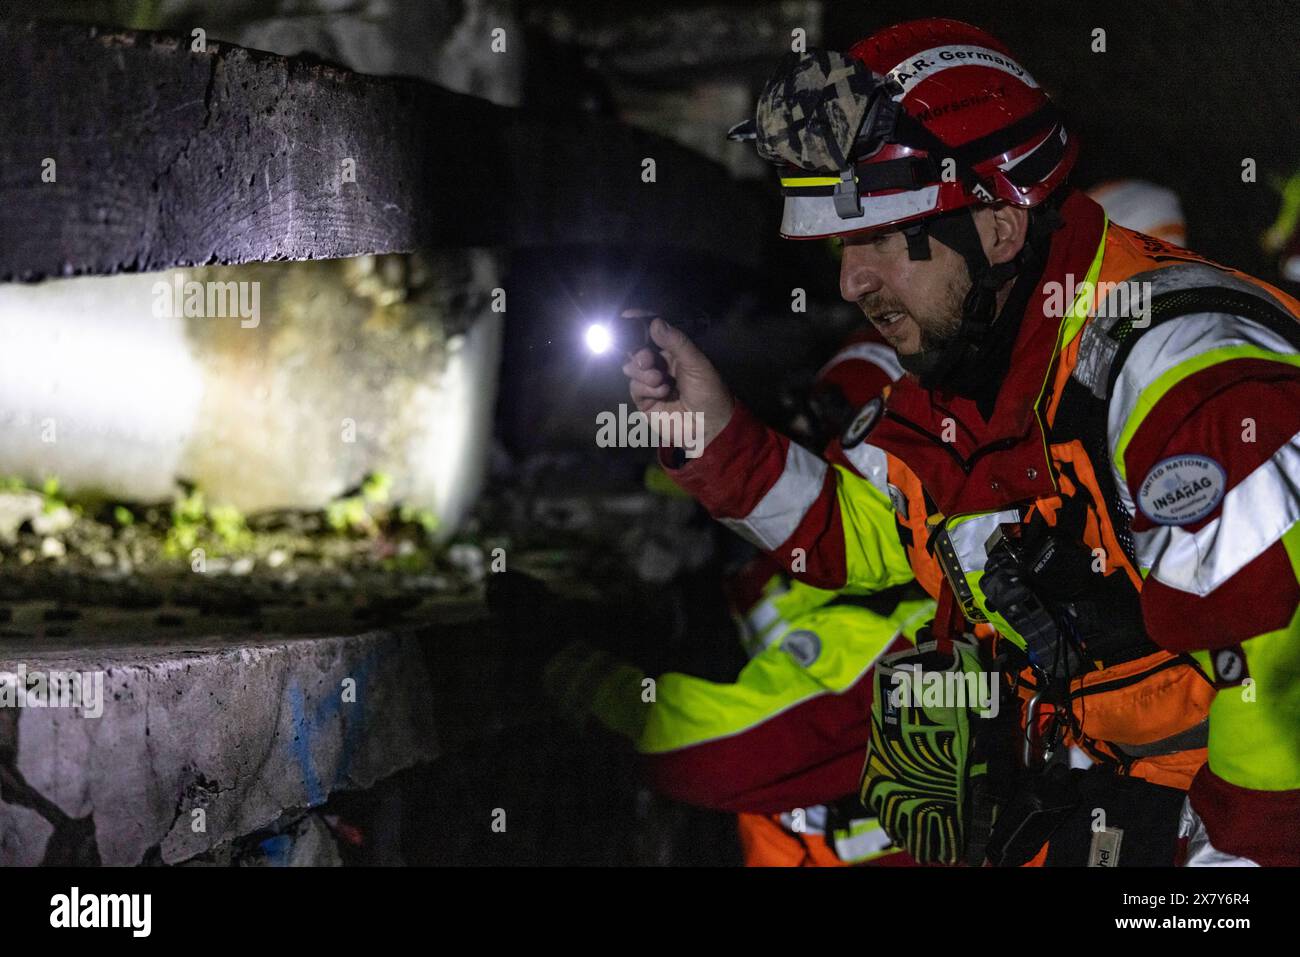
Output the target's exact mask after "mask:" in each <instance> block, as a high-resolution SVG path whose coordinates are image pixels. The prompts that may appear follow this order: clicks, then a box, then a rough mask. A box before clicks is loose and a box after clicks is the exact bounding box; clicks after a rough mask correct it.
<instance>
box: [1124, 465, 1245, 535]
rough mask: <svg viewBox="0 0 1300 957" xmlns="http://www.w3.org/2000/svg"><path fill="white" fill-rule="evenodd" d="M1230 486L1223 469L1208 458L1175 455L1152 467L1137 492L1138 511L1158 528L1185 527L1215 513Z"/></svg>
mask: <svg viewBox="0 0 1300 957" xmlns="http://www.w3.org/2000/svg"><path fill="white" fill-rule="evenodd" d="M1227 484H1228V476H1227V473H1226V472H1224V471H1223V466H1222V465H1220V464H1219V463H1218V462H1216V461H1214V459H1212V458H1210V457H1208V456H1205V455H1174V456H1171V457H1170V458H1167V459H1164V460H1163V461H1160V462H1157V463H1156V464H1155V465H1154V466H1152V468H1151V471H1150V472H1148V473H1147V477H1146V478H1144V479H1143V480H1142V485H1141V487H1140V488H1139V489H1138V501H1137V504H1138V508H1140V509H1142V514H1143V515H1145V516H1146V517H1147V518H1149V519H1151V521H1153V522H1155V523H1156V524H1157V525H1186V524H1188V523H1190V522H1195V521H1199V520H1200V519H1202V518H1204V517H1205V516H1206V515H1209V514H1210V513H1211V512H1212V511H1214V509H1215V507H1216V506H1217V505H1218V504H1219V502H1220V501H1221V500H1222V499H1223V490H1224V488H1225V487H1226V486H1227Z"/></svg>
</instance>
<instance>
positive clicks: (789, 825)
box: [781, 804, 826, 834]
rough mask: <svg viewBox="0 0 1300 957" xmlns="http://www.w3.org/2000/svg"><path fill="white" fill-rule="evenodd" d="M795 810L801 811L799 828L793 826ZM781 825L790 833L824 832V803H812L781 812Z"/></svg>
mask: <svg viewBox="0 0 1300 957" xmlns="http://www.w3.org/2000/svg"><path fill="white" fill-rule="evenodd" d="M796 811H802V812H803V821H802V822H801V828H796V827H795V826H794V815H795V812H796ZM781 826H782V827H783V828H785V829H786V830H787V831H789V832H790V833H791V834H825V833H826V805H825V804H814V805H813V806H812V807H804V808H796V809H795V811H783V812H782V813H781Z"/></svg>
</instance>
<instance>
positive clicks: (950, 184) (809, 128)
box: [728, 25, 1077, 239]
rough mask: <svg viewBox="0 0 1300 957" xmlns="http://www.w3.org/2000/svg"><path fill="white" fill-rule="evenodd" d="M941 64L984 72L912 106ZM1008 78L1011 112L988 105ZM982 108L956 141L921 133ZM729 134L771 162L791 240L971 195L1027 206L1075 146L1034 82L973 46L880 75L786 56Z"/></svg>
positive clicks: (939, 209) (1003, 91) (951, 204)
mask: <svg viewBox="0 0 1300 957" xmlns="http://www.w3.org/2000/svg"><path fill="white" fill-rule="evenodd" d="M960 26H965V25H960ZM968 29H969V30H972V31H973V30H974V28H968ZM976 38H978V37H976ZM855 49H856V48H855ZM935 51H938V52H935ZM945 58H948V59H945ZM944 63H947V64H948V65H949V67H951V68H953V69H958V68H960V67H976V68H982V69H977V70H975V71H974V72H972V71H971V70H970V69H967V70H966V71H965V76H964V78H962V82H961V83H960V84H957V83H955V82H954V83H949V84H947V85H946V86H944V87H942V89H944V90H945V91H946V92H945V94H944V95H946V96H951V97H956V99H953V100H951V101H949V102H948V103H947V104H945V105H944V107H945V108H944V109H942V110H939V109H937V108H935V107H932V106H924V104H925V103H927V102H929V100H919V101H916V102H913V101H914V98H915V97H917V96H919V94H916V93H915V91H916V89H917V87H918V85H920V84H921V83H922V82H923V81H924V80H926V79H932V78H933V77H935V76H937V75H938V74H939V73H940V72H942V70H944V69H947V68H949V67H945V66H942V64H944ZM916 64H920V65H921V66H916ZM927 69H928V73H926V70H927ZM908 70H912V71H914V72H908ZM922 73H926V75H925V76H921V74H922ZM1013 84H1018V87H1017V98H1016V105H1017V108H1018V110H1019V113H1018V114H1017V113H1016V112H1013V111H1009V110H999V109H998V107H999V103H998V102H997V101H998V100H999V98H1002V99H1005V98H1007V89H1008V87H1010V86H1011V85H1013ZM1026 103H1029V104H1031V106H1030V107H1028V108H1026V107H1025V104H1026ZM909 107H911V108H912V109H916V110H917V115H915V116H914V115H913V113H912V112H910V111H909ZM920 107H924V108H920ZM981 107H985V108H986V110H985V112H986V115H985V117H984V118H983V119H984V120H985V123H984V126H980V125H979V124H967V125H968V126H969V127H970V131H973V132H974V133H975V134H976V135H975V136H974V137H973V138H969V139H966V140H965V141H964V142H961V143H960V144H958V145H954V146H950V145H948V143H947V142H945V141H944V139H942V138H941V137H940V136H939V135H937V134H936V133H935V132H934V131H933V130H932V129H931V124H932V123H933V122H935V121H936V119H937V118H938V117H942V116H944V115H950V111H955V112H960V111H961V110H968V109H969V110H977V111H978V110H979V109H980V108H981ZM990 110H991V111H992V112H993V113H995V114H996V125H991V123H990V122H988V113H989V111H990ZM968 115H969V114H968ZM1008 117H1009V118H1010V122H1007V119H1008ZM964 132H965V131H964ZM728 135H729V136H730V137H731V138H732V139H753V140H755V141H756V145H757V148H758V153H759V155H760V156H762V157H763V158H764V159H767V160H769V161H770V162H773V163H775V164H777V165H778V166H779V168H780V174H781V191H782V194H783V196H784V211H783V215H782V220H781V235H782V236H784V237H786V238H790V239H816V238H824V237H828V236H843V235H848V234H851V233H856V232H861V231H865V230H870V229H878V228H881V227H883V226H890V225H899V224H902V223H907V222H914V221H917V220H921V219H925V218H927V217H930V216H934V215H936V214H939V213H943V212H949V211H953V210H958V209H962V208H965V207H969V206H974V205H976V204H980V203H993V202H997V201H1005V202H1010V203H1013V204H1015V205H1019V206H1033V205H1036V204H1037V203H1038V202H1041V201H1042V199H1043V198H1044V197H1045V196H1046V195H1048V193H1050V192H1051V191H1052V190H1053V189H1055V187H1056V186H1057V185H1059V184H1060V182H1062V181H1063V180H1064V178H1065V175H1066V173H1067V172H1068V170H1069V168H1070V166H1071V165H1072V164H1073V160H1074V155H1075V153H1076V152H1077V146H1076V145H1075V143H1074V142H1073V138H1072V137H1071V136H1070V135H1069V134H1068V132H1067V131H1066V128H1065V126H1064V124H1063V122H1062V121H1061V117H1060V115H1059V113H1058V111H1057V110H1056V109H1055V107H1053V106H1052V104H1051V103H1050V101H1048V100H1047V98H1046V96H1045V95H1043V94H1042V93H1041V91H1040V90H1039V89H1038V85H1037V84H1036V83H1035V82H1034V81H1033V78H1032V77H1030V76H1029V74H1028V73H1027V72H1026V71H1024V70H1023V68H1021V67H1019V66H1018V65H1016V64H1015V63H1014V61H1012V60H1011V59H1010V58H1009V57H1008V56H1006V55H1005V54H1002V53H1000V52H997V51H994V50H991V49H987V48H985V47H982V46H978V45H973V44H971V43H966V44H947V45H944V46H942V47H936V48H934V50H927V51H925V54H924V55H921V56H916V57H912V58H911V59H910V60H909V61H906V62H904V63H900V64H899V65H898V66H896V67H894V68H893V69H890V70H888V72H887V73H883V74H882V73H877V72H875V70H873V69H872V68H871V67H870V66H869V65H867V64H866V63H865V62H864V61H863V60H861V59H859V58H857V57H855V56H846V55H844V54H841V53H836V52H834V51H827V50H810V51H808V52H807V53H806V54H803V55H799V54H789V55H787V57H786V58H785V59H784V60H783V61H782V63H781V65H780V67H779V68H778V69H777V71H776V72H775V73H774V75H773V76H772V78H771V79H770V80H769V81H768V82H767V84H766V86H765V87H764V89H763V93H762V95H761V96H760V97H759V101H758V107H757V110H756V112H755V117H754V120H752V121H747V122H744V123H740V124H737V125H736V126H735V127H733V128H732V130H731V131H730V133H729V134H728Z"/></svg>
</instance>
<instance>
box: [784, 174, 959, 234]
mask: <svg viewBox="0 0 1300 957" xmlns="http://www.w3.org/2000/svg"><path fill="white" fill-rule="evenodd" d="M938 203H939V187H938V186H927V187H925V188H924V189H910V190H906V191H904V192H901V193H892V194H890V195H888V196H865V195H864V196H860V197H859V198H858V205H859V206H860V207H861V208H862V211H863V215H862V216H859V217H857V218H856V219H842V218H840V214H839V213H837V212H836V211H835V197H834V196H787V197H786V198H785V207H784V209H783V211H782V213H781V235H782V236H785V237H787V238H797V239H820V238H823V237H826V236H837V235H840V234H841V233H851V232H856V231H858V230H861V229H871V228H873V227H875V226H881V225H883V224H885V223H892V222H894V221H896V220H899V219H903V218H905V217H908V216H919V215H921V214H922V213H929V212H933V211H934V209H935V207H936V206H937V205H938Z"/></svg>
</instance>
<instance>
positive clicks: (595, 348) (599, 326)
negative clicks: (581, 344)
mask: <svg viewBox="0 0 1300 957" xmlns="http://www.w3.org/2000/svg"><path fill="white" fill-rule="evenodd" d="M586 340H587V348H588V349H589V350H591V352H592V354H593V355H598V356H599V355H604V354H605V353H606V352H608V351H609V350H610V348H611V347H612V346H613V345H614V334H613V333H612V332H610V330H609V326H607V325H605V324H604V323H603V322H593V323H592V324H591V325H589V326H588V327H587V334H586Z"/></svg>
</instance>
